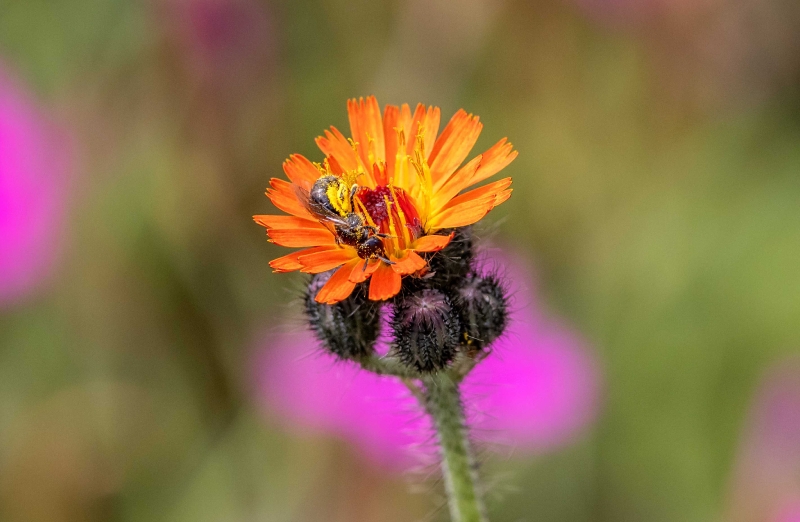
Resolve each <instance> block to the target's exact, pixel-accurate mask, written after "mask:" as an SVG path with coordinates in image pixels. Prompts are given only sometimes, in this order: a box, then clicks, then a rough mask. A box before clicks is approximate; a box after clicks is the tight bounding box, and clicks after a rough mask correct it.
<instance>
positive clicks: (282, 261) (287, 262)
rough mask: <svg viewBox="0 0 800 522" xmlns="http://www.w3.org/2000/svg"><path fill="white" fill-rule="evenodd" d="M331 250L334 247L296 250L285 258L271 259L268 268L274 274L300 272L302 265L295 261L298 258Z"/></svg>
mask: <svg viewBox="0 0 800 522" xmlns="http://www.w3.org/2000/svg"><path fill="white" fill-rule="evenodd" d="M331 248H336V247H329V246H321V247H314V248H307V249H305V250H298V251H297V252H292V253H291V254H289V255H287V256H283V257H279V258H277V259H273V260H272V261H270V262H269V266H270V267H272V270H273V271H275V272H293V271H295V270H300V269H301V268H303V265H301V264H300V262H299V261H298V260H297V259H298V258H299V257H300V256H306V255H308V254H313V253H314V252H322V251H323V250H330V249H331Z"/></svg>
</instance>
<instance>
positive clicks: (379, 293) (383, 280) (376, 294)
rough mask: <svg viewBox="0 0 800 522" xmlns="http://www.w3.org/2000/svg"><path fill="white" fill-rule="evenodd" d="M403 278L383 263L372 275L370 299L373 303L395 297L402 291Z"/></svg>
mask: <svg viewBox="0 0 800 522" xmlns="http://www.w3.org/2000/svg"><path fill="white" fill-rule="evenodd" d="M401 281H402V277H401V276H400V274H398V273H397V272H395V271H394V270H392V268H391V267H390V266H389V265H387V264H386V263H381V264H380V265H379V266H378V269H377V270H376V271H375V273H374V274H372V280H371V281H370V283H369V298H370V299H371V300H373V301H383V300H386V299H389V298H391V297H394V296H396V295H397V293H398V292H399V291H400V283H401Z"/></svg>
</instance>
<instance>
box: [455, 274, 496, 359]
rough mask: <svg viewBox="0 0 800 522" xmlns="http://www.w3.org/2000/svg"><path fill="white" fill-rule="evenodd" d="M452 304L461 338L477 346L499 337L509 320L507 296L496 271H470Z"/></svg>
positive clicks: (485, 344)
mask: <svg viewBox="0 0 800 522" xmlns="http://www.w3.org/2000/svg"><path fill="white" fill-rule="evenodd" d="M455 308H456V310H457V311H458V314H459V316H460V319H461V325H462V329H463V330H462V335H463V338H464V339H465V340H466V341H467V343H468V344H469V345H470V346H474V347H475V348H477V349H479V350H482V349H484V348H486V347H487V346H489V345H490V344H491V343H492V342H493V341H494V340H495V339H497V338H498V337H500V335H502V333H503V331H504V330H505V329H506V325H507V324H508V298H507V297H506V293H505V289H504V288H503V285H502V284H501V283H500V280H499V279H498V277H497V276H496V275H488V276H485V277H482V276H479V275H475V274H471V275H470V276H469V277H468V278H467V281H466V283H465V284H464V286H462V287H461V288H459V289H458V298H457V300H456V306H455Z"/></svg>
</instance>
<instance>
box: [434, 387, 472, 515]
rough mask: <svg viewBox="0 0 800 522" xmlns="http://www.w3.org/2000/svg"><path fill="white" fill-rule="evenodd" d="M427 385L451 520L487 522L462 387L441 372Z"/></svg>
mask: <svg viewBox="0 0 800 522" xmlns="http://www.w3.org/2000/svg"><path fill="white" fill-rule="evenodd" d="M423 382H424V383H425V388H426V394H425V399H426V401H425V408H426V410H427V411H428V413H429V414H430V415H431V417H433V420H434V424H435V426H436V433H437V438H438V440H439V446H440V450H441V453H442V476H443V477H444V484H445V489H446V491H447V502H448V505H449V507H450V517H451V519H452V520H453V522H486V515H485V509H484V506H483V500H482V495H481V493H482V492H481V488H480V485H479V482H478V473H477V468H476V464H475V460H474V459H473V457H472V453H471V450H470V444H469V437H468V434H467V429H466V426H465V424H464V411H463V406H462V403H461V395H460V393H459V388H458V383H457V382H455V381H454V380H453V379H452V378H451V377H450V376H449V375H447V373H441V372H440V373H437V374H434V375H431V376H427V377H425V378H424V379H423Z"/></svg>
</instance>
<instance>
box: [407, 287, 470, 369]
mask: <svg viewBox="0 0 800 522" xmlns="http://www.w3.org/2000/svg"><path fill="white" fill-rule="evenodd" d="M460 330H461V326H460V324H459V321H458V316H457V315H456V314H455V313H453V308H452V306H451V304H450V299H448V298H447V296H446V295H444V294H443V293H441V292H439V291H436V290H420V291H418V292H415V293H413V294H410V295H407V296H405V297H402V298H399V299H397V301H395V308H394V314H393V316H392V332H393V334H394V342H395V347H396V348H395V349H396V352H397V355H398V357H399V358H400V360H401V361H402V362H403V363H404V364H405V365H407V366H409V367H413V368H416V369H417V370H418V371H421V372H432V371H434V370H439V369H442V368H444V367H445V366H446V365H447V364H448V363H449V362H450V361H451V360H452V359H453V356H454V355H455V352H456V348H457V347H458V336H459V332H460Z"/></svg>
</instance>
